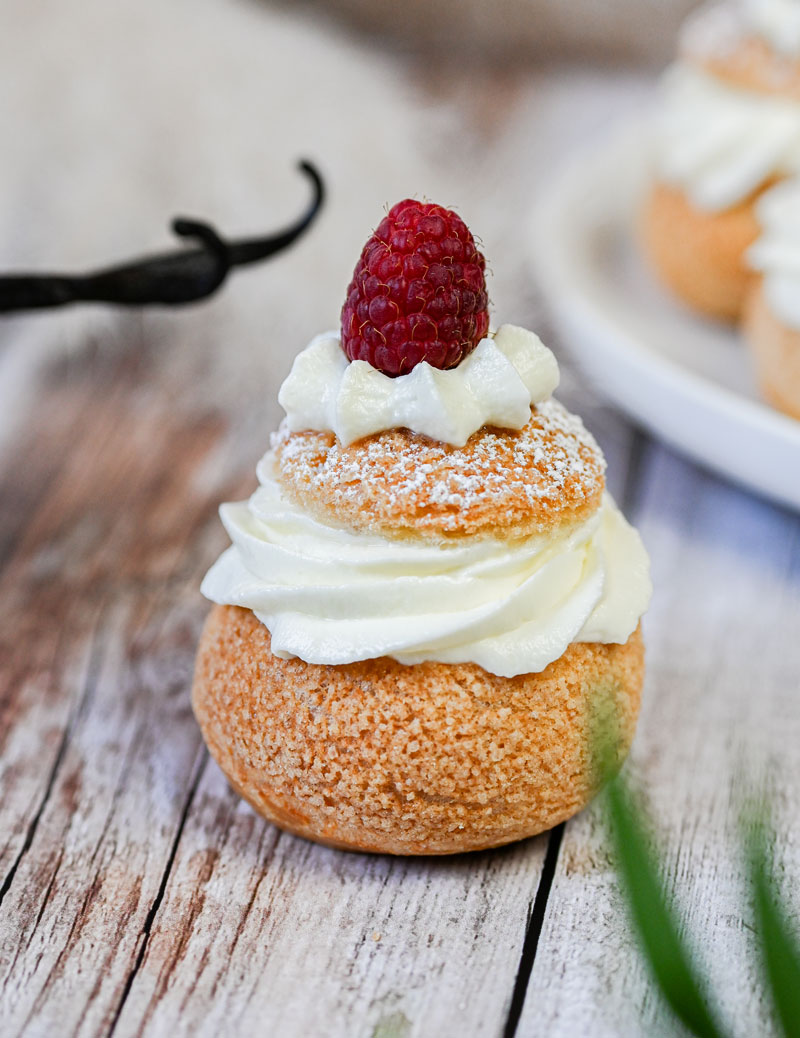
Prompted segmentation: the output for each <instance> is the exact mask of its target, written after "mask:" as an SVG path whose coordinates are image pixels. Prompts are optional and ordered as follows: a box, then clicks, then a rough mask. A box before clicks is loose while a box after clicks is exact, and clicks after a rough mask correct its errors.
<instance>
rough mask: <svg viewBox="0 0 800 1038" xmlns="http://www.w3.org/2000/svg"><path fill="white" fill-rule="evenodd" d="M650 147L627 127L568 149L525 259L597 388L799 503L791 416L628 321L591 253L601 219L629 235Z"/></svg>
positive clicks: (797, 446) (799, 469)
mask: <svg viewBox="0 0 800 1038" xmlns="http://www.w3.org/2000/svg"><path fill="white" fill-rule="evenodd" d="M647 154H648V151H647V135H646V130H645V129H644V127H642V126H641V125H635V126H633V127H630V128H628V129H626V130H625V131H624V132H622V133H620V134H619V135H618V136H617V137H615V138H613V139H612V140H611V141H610V142H606V143H604V144H603V145H602V147H598V146H595V147H594V148H593V149H592V150H591V151H588V152H587V151H584V153H583V154H581V155H578V156H576V157H575V158H574V159H573V160H572V161H571V163H570V164H569V165H568V166H567V168H566V169H565V170H563V171H562V173H561V175H560V176H559V177H558V179H556V180H555V181H553V182H552V183H551V185H550V187H549V188H548V189H546V190H545V191H543V192H542V194H541V196H540V199H539V202H538V204H537V206H536V208H535V211H534V216H533V226H532V236H531V251H532V258H533V262H534V268H535V272H536V276H537V280H538V282H539V284H540V286H541V287H542V289H543V291H544V293H545V296H546V297H547V301H548V303H549V305H550V307H551V309H552V312H553V315H554V318H555V321H556V324H557V326H558V329H559V331H560V333H561V335H562V337H563V340H564V345H565V347H566V348H567V349H568V350H569V351H570V353H571V354H572V355H573V356H574V357H575V359H576V360H577V361H578V363H579V364H580V365H581V367H582V368H583V369H584V370H585V371H586V372H587V374H588V375H589V376H590V378H591V379H592V381H594V382H595V383H596V384H597V386H598V388H599V389H600V390H601V391H602V392H603V393H604V394H605V395H607V396H609V397H610V398H611V399H612V400H613V401H614V402H615V403H617V404H618V405H619V406H620V407H622V408H623V409H624V410H626V411H627V412H628V413H630V414H631V415H632V416H633V417H634V418H636V419H637V420H638V421H639V422H641V423H642V424H643V425H644V426H645V427H647V428H648V429H650V430H651V431H652V432H654V433H655V434H656V435H658V436H660V437H662V438H663V439H664V440H666V441H667V442H668V443H670V444H672V445H673V446H675V447H677V448H678V449H679V450H681V451H684V452H685V453H687V454H689V455H690V456H692V457H693V458H695V459H696V460H697V461H700V462H702V463H704V464H706V465H708V466H709V467H711V468H713V469H715V470H716V471H718V472H720V473H722V474H724V475H726V476H728V477H730V478H732V479H734V480H736V481H738V482H741V483H744V484H745V485H747V486H749V487H751V488H752V489H755V490H757V491H760V492H761V493H764V494H766V495H768V496H770V497H772V498H774V499H776V500H778V501H781V502H782V503H784V504H788V505H791V506H792V507H795V508H800V422H797V421H795V420H794V419H792V418H789V417H787V416H785V415H782V414H780V413H779V412H777V411H773V410H772V409H771V408H769V407H768V406H766V405H765V404H761V403H759V402H757V401H755V400H750V399H748V398H747V397H745V396H743V395H740V394H739V393H737V392H735V391H733V390H731V389H729V388H727V387H726V386H723V385H720V384H718V383H716V382H714V381H712V380H710V379H709V378H706V377H704V376H703V375H701V374H699V373H698V372H696V371H692V370H690V369H689V368H687V367H685V366H683V365H681V364H680V363H678V362H677V361H675V360H673V359H672V358H670V357H667V356H665V355H664V354H663V353H661V352H659V350H658V346H657V344H656V343H654V342H653V341H652V339H651V338H649V337H648V335H647V334H646V332H645V333H644V334H642V331H641V329H640V328H637V327H636V321H637V320H638V319H639V318H641V314H636V313H635V312H634V311H635V307H633V306H631V305H630V302H629V301H626V299H625V298H624V291H625V290H624V287H623V288H620V287H619V286H617V285H616V284H614V281H613V278H609V274H608V271H607V270H605V269H600V265H598V264H597V262H596V260H595V258H594V256H593V247H594V244H595V241H594V239H595V237H596V235H597V233H598V229H599V228H600V227H601V226H603V225H605V226H606V227H607V226H609V225H612V226H614V227H615V228H616V229H621V230H624V231H626V232H631V233H632V230H633V224H634V221H635V212H636V207H637V203H638V199H639V197H640V195H641V190H642V187H643V185H644V184H645V183H646V180H647V175H648V159H647ZM675 305H677V304H675ZM626 307H627V310H628V312H627V313H626Z"/></svg>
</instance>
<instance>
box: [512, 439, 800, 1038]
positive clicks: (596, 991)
mask: <svg viewBox="0 0 800 1038" xmlns="http://www.w3.org/2000/svg"><path fill="white" fill-rule="evenodd" d="M648 450H649V457H647V458H646V465H645V469H644V471H645V478H644V481H643V484H642V488H641V491H642V492H641V497H640V499H639V501H638V503H637V507H636V509H635V519H636V521H637V523H638V524H639V526H640V528H641V530H642V533H643V536H644V539H645V542H646V543H647V545H648V547H649V549H650V552H651V554H652V559H653V569H654V580H655V585H656V594H655V598H654V601H653V605H652V608H651V610H650V613H649V616H648V617H647V622H646V640H647V646H648V679H647V688H646V697H645V703H644V709H643V713H642V719H641V724H640V730H639V734H638V736H637V740H636V742H635V744H634V753H633V763H634V767H633V768H632V771H633V772H634V773H635V774H637V775H638V776H639V777H640V780H641V781H642V782H643V783H644V784H645V787H646V790H647V794H648V797H649V800H650V803H651V805H652V810H653V815H654V819H655V822H656V825H657V828H658V831H659V832H660V834H661V836H662V843H663V846H664V848H665V850H666V852H667V862H668V873H667V876H666V879H667V884H668V888H669V890H670V891H671V892H672V893H673V894H674V895H675V896H676V897H677V899H678V902H679V904H680V906H681V909H682V911H683V913H684V914H685V919H686V931H687V933H688V934H690V935H692V937H693V938H694V939H695V942H696V945H697V947H698V954H699V957H700V959H701V960H702V962H703V964H704V966H705V968H706V969H707V971H708V974H709V976H710V982H711V988H712V989H713V991H714V992H715V995H716V1001H717V1003H718V1004H719V1006H720V1007H721V1010H722V1016H723V1019H724V1020H725V1021H726V1023H727V1025H728V1027H729V1033H731V1034H734V1035H742V1036H744V1035H753V1034H759V1035H769V1034H771V1033H773V1032H772V1030H771V1027H770V1024H769V1021H768V1014H767V1007H766V1005H765V1001H764V997H763V993H762V992H761V989H760V984H759V981H758V977H757V972H756V968H755V965H754V959H753V933H752V925H753V924H752V915H751V909H750V907H749V903H748V901H747V897H746V889H745V887H746V884H745V881H744V879H743V875H742V867H741V858H740V846H739V843H738V824H739V813H740V810H741V806H742V802H743V799H744V797H745V795H746V793H747V791H748V790H751V789H753V788H755V789H757V788H758V786H759V783H761V782H762V781H764V780H765V778H767V780H768V783H769V787H770V789H771V792H772V796H773V802H774V806H775V809H776V815H777V818H778V821H779V827H780V830H781V837H780V840H779V846H778V847H777V848H776V852H777V860H778V863H779V866H780V869H781V870H785V875H786V877H787V891H788V892H791V890H792V889H794V888H793V886H792V884H791V880H789V877H794V880H795V882H796V877H797V876H798V875H800V845H798V842H797V839H796V836H797V809H796V805H797V797H798V792H800V756H799V755H798V753H797V746H798V745H800V714H798V710H797V695H798V691H800V690H799V689H798V684H800V680H799V678H798V676H799V675H800V639H798V629H799V628H800V517H798V516H797V515H794V514H791V513H789V512H787V511H783V510H781V509H778V508H776V507H773V506H771V505H769V504H767V503H766V502H763V501H759V500H758V499H756V498H755V497H752V496H750V495H748V494H747V493H745V492H744V491H739V490H736V489H734V488H733V487H731V486H729V485H726V484H724V483H722V482H721V481H718V480H717V479H715V478H713V477H711V476H709V475H706V474H704V473H702V472H701V471H700V470H698V469H696V468H695V467H693V466H691V465H689V464H688V463H686V462H683V461H681V460H680V459H678V458H677V457H675V456H674V455H673V454H671V453H670V452H669V451H667V450H666V449H664V448H661V447H650V448H648ZM787 478H790V474H789V473H787ZM517 1033H518V1035H525V1036H538V1035H548V1036H559V1035H564V1036H566V1035H575V1034H592V1035H597V1036H606V1035H608V1036H609V1038H610V1036H612V1035H614V1036H619V1035H640V1034H647V1035H672V1034H676V1033H679V1030H678V1029H676V1027H675V1025H674V1023H673V1022H672V1021H671V1020H670V1019H669V1017H668V1016H667V1015H666V1014H665V1012H664V1009H663V1006H662V1004H661V1002H660V1000H659V999H658V998H657V996H656V994H655V992H654V990H653V987H652V985H651V983H650V980H649V977H648V975H647V974H646V971H645V969H644V967H643V965H642V963H641V961H640V958H639V955H638V953H637V951H636V949H635V947H634V945H633V942H632V938H631V935H630V932H629V929H628V926H627V922H626V919H625V916H624V912H623V905H622V903H621V901H620V896H619V893H618V890H617V887H616V884H615V879H614V875H613V871H612V868H611V864H610V861H609V852H608V844H607V841H606V839H605V835H604V831H603V827H602V824H601V820H600V814H599V812H598V811H597V810H595V809H593V810H590V811H587V812H586V813H584V815H583V816H581V817H580V818H579V819H577V820H576V821H575V822H573V823H571V824H570V825H568V827H567V829H566V833H565V837H564V841H563V845H562V848H561V854H560V857H559V862H558V868H557V872H556V876H555V880H554V883H553V887H552V890H551V895H550V900H549V902H548V911H547V914H546V918H545V923H544V928H543V932H542V936H541V940H540V943H539V947H538V950H537V955H536V961H535V964H534V968H533V972H532V975H531V979H530V984H529V988H528V993H527V1000H526V1003H525V1007H524V1011H523V1015H522V1019H521V1022H520V1027H519V1030H518V1032H517Z"/></svg>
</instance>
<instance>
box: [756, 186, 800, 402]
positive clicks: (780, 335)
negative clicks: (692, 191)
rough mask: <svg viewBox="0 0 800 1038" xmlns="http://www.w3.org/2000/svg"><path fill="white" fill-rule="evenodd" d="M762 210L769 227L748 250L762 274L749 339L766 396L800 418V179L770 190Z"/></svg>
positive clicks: (763, 221)
mask: <svg viewBox="0 0 800 1038" xmlns="http://www.w3.org/2000/svg"><path fill="white" fill-rule="evenodd" d="M756 213H757V216H758V219H759V223H760V224H761V226H762V228H763V230H762V233H761V236H760V237H759V238H758V240H757V241H756V243H755V245H753V246H752V247H751V248H750V249H749V250H748V252H747V262H748V264H749V265H750V267H751V268H752V269H753V270H754V271H756V272H757V274H758V276H757V278H756V280H755V281H754V283H753V286H752V288H751V291H750V293H749V295H748V298H747V303H746V305H745V314H744V324H743V329H744V334H745V339H746V341H747V343H748V345H749V347H750V349H751V351H752V353H753V358H754V360H755V364H756V373H757V376H758V381H759V384H760V386H761V390H762V392H763V394H764V396H765V397H766V398H767V400H769V402H770V403H771V404H773V405H774V406H775V407H777V408H778V409H779V410H781V411H784V412H786V414H789V415H792V416H793V417H794V418H800V179H795V180H790V181H784V182H783V183H781V184H778V185H777V186H775V187H773V188H771V189H770V190H769V191H767V192H765V193H764V195H763V196H762V197H761V198H760V199H759V201H758V206H757V207H756Z"/></svg>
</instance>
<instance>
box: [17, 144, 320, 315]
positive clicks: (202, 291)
mask: <svg viewBox="0 0 800 1038" xmlns="http://www.w3.org/2000/svg"><path fill="white" fill-rule="evenodd" d="M299 168H300V169H301V170H302V171H303V173H305V174H306V176H307V177H308V178H309V180H310V181H311V184H312V187H313V189H314V196H313V198H312V200H311V203H310V205H309V207H308V209H307V210H306V212H305V213H304V214H303V216H301V217H300V218H299V219H298V220H297V221H296V222H295V223H293V224H292V225H291V226H289V227H287V228H286V229H285V230H283V231H279V232H278V233H277V234H273V235H270V236H269V237H266V238H248V239H245V240H243V241H233V242H226V241H224V239H222V238H221V237H220V236H219V234H218V233H217V232H216V231H215V230H214V228H213V227H211V226H210V225H209V224H207V223H204V222H202V221H199V220H188V219H184V218H178V219H176V220H174V221H173V223H172V229H173V231H174V232H175V233H176V234H177V235H179V236H180V237H182V238H194V239H196V240H197V241H198V242H199V246H198V247H196V248H190V249H184V250H182V251H181V252H174V253H164V254H160V255H156V256H145V257H142V258H141V259H138V260H134V261H132V262H130V263H124V264H122V265H120V266H116V267H109V268H107V269H105V270H99V271H95V272H93V273H89V274H78V275H70V274H10V275H6V276H0V313H10V312H12V311H17V310H38V309H43V308H45V307H55V306H66V305H67V304H69V303H78V302H104V303H116V304H119V305H123V306H144V305H147V304H152V303H160V304H163V305H176V304H182V303H191V302H194V301H195V300H198V299H203V298H205V297H206V296H210V295H211V294H212V293H213V292H215V291H216V290H217V289H218V288H219V286H220V285H221V284H222V283H223V281H224V280H225V278H226V277H227V276H228V273H229V272H230V270H231V269H232V268H233V267H238V266H243V265H245V264H248V263H257V262H258V261H259V260H263V259H267V258H268V257H269V256H274V255H275V254H276V253H278V252H281V251H282V250H283V249H286V248H288V247H289V246H290V245H291V244H292V243H293V242H295V241H296V240H297V239H298V238H299V237H300V236H301V235H302V234H303V232H304V231H305V230H306V228H307V227H309V226H310V224H311V223H312V222H313V221H314V219H315V217H316V216H317V213H318V212H319V211H320V209H321V207H322V204H323V201H324V197H325V187H324V184H323V182H322V178H321V176H320V175H319V173H318V172H317V170H316V169H315V168H314V167H313V166H312V165H311V163H309V162H301V163H300V164H299Z"/></svg>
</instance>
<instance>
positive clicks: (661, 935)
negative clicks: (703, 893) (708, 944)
mask: <svg viewBox="0 0 800 1038" xmlns="http://www.w3.org/2000/svg"><path fill="white" fill-rule="evenodd" d="M606 795H607V797H608V807H609V818H610V824H611V832H612V837H613V841H614V847H615V851H616V857H617V868H618V872H619V876H620V880H621V883H622V890H623V893H624V895H625V899H626V901H627V904H628V909H629V912H630V916H631V919H632V922H633V925H634V928H635V930H636V932H637V936H638V938H639V941H640V944H641V946H642V950H643V952H644V956H645V958H646V960H647V962H648V964H649V966H650V969H651V971H652V974H653V977H654V979H655V981H656V983H657V985H658V987H659V988H660V990H661V992H662V994H663V996H664V998H665V999H666V1001H667V1002H668V1004H669V1006H670V1007H671V1009H672V1011H673V1012H674V1013H675V1015H676V1016H677V1017H678V1018H679V1019H680V1020H681V1022H682V1023H683V1024H684V1025H685V1026H686V1027H687V1028H688V1029H689V1030H690V1031H691V1032H692V1033H693V1034H695V1035H697V1036H698V1038H721V1034H722V1032H721V1031H720V1030H719V1029H718V1028H717V1025H716V1024H715V1022H714V1019H713V1017H712V1015H711V1012H710V1010H709V1008H708V1005H707V1003H706V1000H705V997H704V995H703V992H702V984H701V983H700V981H699V980H698V979H697V977H696V974H695V972H694V968H693V966H692V964H691V961H690V959H689V955H688V953H687V951H686V949H685V948H684V946H683V943H682V941H681V939H680V936H679V933H678V927H677V925H676V922H675V919H674V916H673V913H672V911H671V909H670V907H669V905H668V903H667V899H666V896H665V894H664V891H663V889H662V886H661V882H660V880H659V876H658V869H657V867H656V863H655V861H654V857H653V854H652V852H651V850H650V847H649V845H648V840H647V836H646V833H645V828H644V825H643V824H642V822H641V821H640V818H639V815H638V812H637V810H636V808H635V807H634V805H633V803H632V801H631V798H630V795H629V793H628V791H627V789H626V787H625V785H624V783H623V781H622V779H621V778H616V779H614V781H613V782H611V783H610V785H609V786H608V789H607V794H606Z"/></svg>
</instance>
